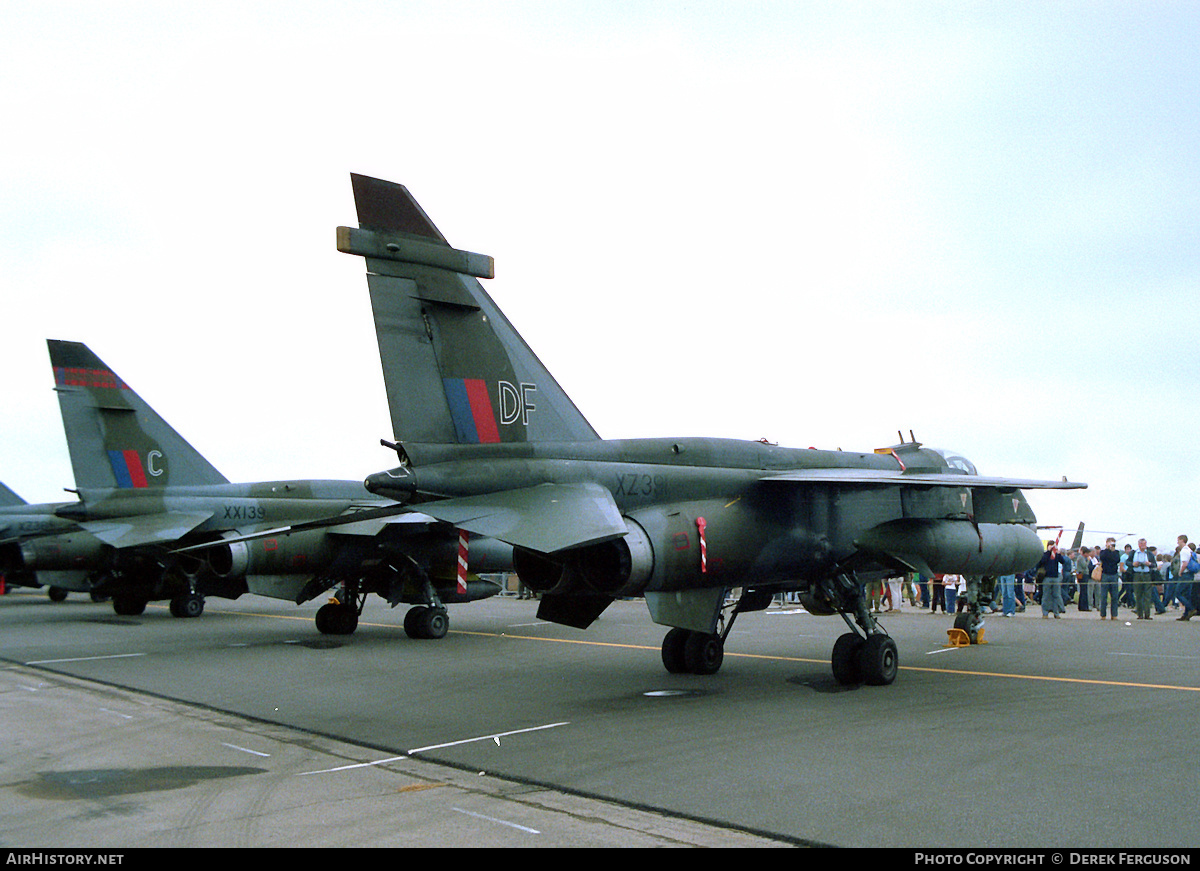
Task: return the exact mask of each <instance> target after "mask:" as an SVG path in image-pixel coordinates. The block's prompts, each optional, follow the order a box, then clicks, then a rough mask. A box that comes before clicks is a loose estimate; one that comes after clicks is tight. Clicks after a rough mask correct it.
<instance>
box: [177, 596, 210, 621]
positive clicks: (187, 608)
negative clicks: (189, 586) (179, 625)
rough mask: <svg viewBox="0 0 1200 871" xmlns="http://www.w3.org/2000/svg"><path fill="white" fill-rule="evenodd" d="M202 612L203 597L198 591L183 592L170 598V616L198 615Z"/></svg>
mask: <svg viewBox="0 0 1200 871" xmlns="http://www.w3.org/2000/svg"><path fill="white" fill-rule="evenodd" d="M203 613H204V597H203V596H201V595H200V594H199V593H183V594H182V595H179V596H176V597H175V598H173V599H172V600H171V616H172V617H199V616H200V615H201V614H203Z"/></svg>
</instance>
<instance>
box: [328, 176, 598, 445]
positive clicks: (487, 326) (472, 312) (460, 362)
mask: <svg viewBox="0 0 1200 871" xmlns="http://www.w3.org/2000/svg"><path fill="white" fill-rule="evenodd" d="M351 181H352V183H353V187H354V200H355V205H356V207H357V210H358V219H359V229H357V230H355V229H351V228H349V227H339V228H338V249H339V250H340V251H343V252H345V253H348V254H357V255H359V256H362V257H365V258H366V261H367V273H368V274H367V284H368V287H369V288H370V293H371V310H372V312H373V314H374V316H375V332H376V336H377V338H378V341H379V355H380V360H381V362H382V364H383V377H384V384H385V387H386V390H387V396H388V406H389V408H390V410H391V416H392V430H393V435H394V437H395V438H396V440H397V441H399V442H403V443H406V444H413V443H424V444H442V445H446V444H452V445H473V444H495V443H512V442H527V441H556V442H572V441H590V440H594V439H598V438H599V436H598V435H597V434H596V431H595V430H594V429H593V428H592V426H591V425H590V424H589V423H588V422H587V420H586V419H585V418H584V416H583V415H582V414H581V413H580V411H579V409H578V408H576V407H575V404H574V403H573V402H571V400H570V398H569V397H568V396H567V395H566V393H565V392H564V391H563V389H562V388H561V387H560V386H559V384H558V382H556V381H555V380H554V378H553V377H552V376H551V375H550V373H549V372H548V371H547V369H546V367H545V366H543V365H542V362H541V361H540V360H539V359H538V358H537V356H536V355H535V354H534V353H533V351H532V350H531V349H530V348H529V346H528V345H527V344H525V341H524V340H523V339H522V338H521V336H520V335H519V334H518V333H517V331H516V330H515V329H514V328H513V326H512V324H510V323H509V322H508V319H507V318H506V317H505V316H504V314H503V313H502V312H501V311H500V310H499V309H498V308H497V307H496V304H495V303H494V302H493V301H492V299H491V297H490V296H488V294H487V293H486V292H485V291H484V289H483V287H482V286H481V285H480V283H479V282H478V281H477V280H476V279H478V278H491V277H493V265H492V259H491V258H490V257H485V256H483V255H480V254H472V253H470V252H467V251H460V250H458V249H455V248H452V247H451V246H450V244H449V243H448V242H447V241H446V238H445V237H444V236H443V235H442V234H441V232H440V231H439V230H438V229H437V227H435V226H434V224H433V222H432V221H430V220H429V217H428V215H426V214H425V212H424V210H423V209H422V208H421V207H420V206H419V205H418V204H417V202H416V200H414V199H413V197H412V195H411V194H410V193H409V192H408V190H407V189H406V188H405V187H404V186H403V185H398V184H395V183H392V182H386V181H381V180H379V179H374V178H369V177H367V176H362V175H352V176H351Z"/></svg>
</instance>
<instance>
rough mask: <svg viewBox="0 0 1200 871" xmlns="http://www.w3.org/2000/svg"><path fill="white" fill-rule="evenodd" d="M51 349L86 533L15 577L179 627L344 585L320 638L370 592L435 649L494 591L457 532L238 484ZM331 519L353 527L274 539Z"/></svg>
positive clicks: (363, 507) (499, 548) (489, 546)
mask: <svg viewBox="0 0 1200 871" xmlns="http://www.w3.org/2000/svg"><path fill="white" fill-rule="evenodd" d="M48 344H49V349H50V361H51V365H52V366H53V369H54V382H55V390H56V391H57V393H58V396H59V405H60V409H61V412H62V417H63V425H64V428H65V430H66V436H67V445H68V449H69V451H70V455H71V465H72V468H73V470H74V474H75V483H76V487H77V491H76V492H77V494H78V496H79V502H78V503H77V504H69V505H64V506H61V507H58V508H57V509H56V510H55V511H54V515H55V516H56V517H58V518H61V519H63V520H67V521H73V522H74V523H76V524H77V525H78V527H79V529H80V530H81V532H80V534H79V535H78V536H76V537H75V538H73V539H72V546H71V547H70V548H64V547H63V546H62V543H63V541H64V540H66V539H67V538H68V537H67V536H63V535H57V536H47V537H39V538H36V539H32V540H28V541H25V542H24V543H23V547H22V550H21V553H22V556H23V560H22V564H21V566H20V568H21V569H24V570H28V571H36V572H38V573H41V572H42V571H44V570H50V571H54V570H63V569H67V568H71V569H74V570H75V571H76V575H75V579H74V585H73V586H70V587H68V588H69V589H78V590H81V591H87V592H92V593H103V594H105V595H109V596H111V597H112V601H113V608H114V610H116V612H117V613H118V614H139V613H141V612H142V611H143V610H144V609H145V607H146V603H147V602H149V601H150V600H159V599H168V600H170V602H171V608H170V610H171V613H172V614H173V615H174V616H177V617H194V616H198V615H199V614H200V613H201V612H202V610H203V607H204V597H205V596H208V595H216V596H223V597H227V598H237V597H238V596H240V595H241V594H242V593H244V592H247V591H248V592H250V593H253V594H256V595H263V596H270V597H273V598H282V599H290V600H293V601H295V602H296V603H298V604H299V603H301V602H305V601H308V600H310V599H312V598H315V597H316V596H317V595H320V594H321V593H322V592H324V591H326V590H328V589H330V588H331V587H333V586H334V585H341V591H340V595H339V597H338V599H337V600H336V601H332V602H330V603H329V604H327V605H325V606H323V607H322V608H321V609H320V610H319V611H318V612H317V620H316V622H317V627H318V628H319V629H320V630H321V631H322V632H328V633H336V634H348V633H350V632H353V631H354V629H355V628H356V626H357V624H358V617H359V614H360V613H361V610H362V606H363V603H364V601H365V599H366V596H367V594H368V593H371V592H374V593H377V594H379V595H381V596H383V597H384V598H386V599H387V600H388V601H389V602H390V603H391V604H392V605H393V606H395V605H397V604H399V603H400V602H406V603H409V604H414V605H416V606H417V607H416V608H413V609H412V610H411V611H410V612H409V614H408V615H407V616H406V619H405V627H406V629H407V630H408V632H409V634H410V635H412V636H414V637H425V638H440V637H442V636H443V635H445V633H446V629H447V626H448V616H447V612H446V608H445V605H446V604H447V603H454V602H468V601H473V600H475V599H480V598H485V597H487V596H491V595H494V594H495V593H497V592H498V591H499V587H498V585H497V584H494V583H492V582H489V581H485V580H482V579H480V578H479V577H477V576H476V575H474V574H470V573H468V572H467V571H466V567H465V565H463V564H462V561H461V560H460V548H461V546H462V535H461V534H460V533H459V532H457V531H456V530H453V528H451V527H448V526H446V525H445V524H443V523H438V522H436V521H434V520H433V519H432V518H430V517H428V516H422V515H416V514H413V515H408V516H406V517H393V518H390V519H389V518H387V517H384V518H380V517H378V516H377V514H376V513H375V511H376V510H377V509H380V508H381V507H382V506H384V505H387V504H390V503H388V501H387V500H386V499H382V498H379V497H374V496H371V495H370V494H368V493H366V491H364V489H363V485H362V482H360V481H320V480H293V481H270V482H261V483H251V484H232V483H230V482H229V481H228V480H227V479H226V478H225V477H224V476H223V475H222V474H221V473H220V472H218V471H217V470H216V469H215V468H214V467H213V466H212V465H211V464H210V463H209V462H208V461H207V460H206V459H204V457H203V456H201V455H200V453H199V452H198V451H196V449H195V448H193V447H192V446H191V445H190V444H189V443H188V442H187V441H186V440H185V439H184V438H183V437H182V436H180V435H179V434H178V433H177V432H176V431H175V430H174V429H172V428H171V427H170V426H169V425H168V424H167V423H166V421H164V420H163V419H162V418H161V417H160V416H159V415H158V414H157V413H156V412H155V411H154V409H152V408H151V407H150V406H149V405H148V404H147V403H146V402H145V401H144V400H143V399H142V398H141V397H140V396H139V395H138V394H137V393H135V392H134V391H133V390H131V389H130V388H129V386H128V385H127V384H126V383H125V382H124V381H123V380H121V379H120V378H119V377H117V375H116V374H115V373H114V372H113V371H112V369H111V368H109V367H108V366H107V365H105V364H104V362H103V361H101V360H100V359H99V358H98V357H97V356H96V355H95V354H93V353H92V351H91V350H90V349H88V348H87V346H85V345H82V344H80V343H78V342H64V341H57V340H50V341H49V342H48ZM331 517H339V518H341V519H342V520H343V521H352V522H348V523H345V524H344V525H342V526H339V527H337V528H332V529H319V530H312V531H308V532H303V533H297V534H294V535H282V534H281V535H271V534H270V530H272V529H275V528H277V527H282V526H284V525H287V524H292V523H296V522H299V521H312V520H317V519H328V518H331ZM396 521H399V522H396ZM264 531H265V532H266V534H265V535H264V536H262V537H259V538H257V539H255V540H253V541H240V540H237V537H238V536H239V535H241V534H243V533H250V532H257V533H264ZM201 543H203V544H205V545H207V547H206V548H205V549H204V550H203V551H201V552H199V555H197V553H189V552H181V550H182V548H183V547H186V546H188V545H196V544H201ZM473 544H475V545H476V546H475V547H472V549H471V568H472V569H474V570H475V571H478V572H486V571H499V570H502V569H505V568H507V567H508V566H509V565H511V548H508V547H507V546H505V545H501V544H498V543H496V542H490V543H489V542H478V543H473ZM80 567H86V569H87V571H86V572H82V573H81V572H79V569H80Z"/></svg>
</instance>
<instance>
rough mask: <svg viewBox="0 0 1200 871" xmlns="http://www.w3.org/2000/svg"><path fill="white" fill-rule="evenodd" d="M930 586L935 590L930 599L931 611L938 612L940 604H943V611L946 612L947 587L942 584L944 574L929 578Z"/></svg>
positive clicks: (931, 612) (932, 612)
mask: <svg viewBox="0 0 1200 871" xmlns="http://www.w3.org/2000/svg"><path fill="white" fill-rule="evenodd" d="M929 585H930V588H931V589H932V590H933V592H932V593H931V595H930V600H929V613H930V614H936V613H937V609H938V605H941V606H942V613H943V614H945V613H946V588H945V586H943V585H942V576H941V575H934V576H933V577H932V578H930V579H929Z"/></svg>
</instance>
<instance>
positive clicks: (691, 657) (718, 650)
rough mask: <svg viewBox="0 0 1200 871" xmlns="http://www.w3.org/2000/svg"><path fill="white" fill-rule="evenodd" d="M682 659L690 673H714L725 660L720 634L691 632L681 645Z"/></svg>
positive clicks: (723, 645) (723, 644) (723, 643)
mask: <svg viewBox="0 0 1200 871" xmlns="http://www.w3.org/2000/svg"><path fill="white" fill-rule="evenodd" d="M683 661H684V664H685V665H686V666H687V670H688V671H690V672H691V673H692V674H716V673H717V672H718V671H719V670H720V668H721V663H722V662H724V661H725V642H724V641H722V640H721V636H720V635H709V634H708V633H707V632H692V633H690V634H689V635H688V638H687V642H686V643H685V644H684V645H683Z"/></svg>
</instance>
